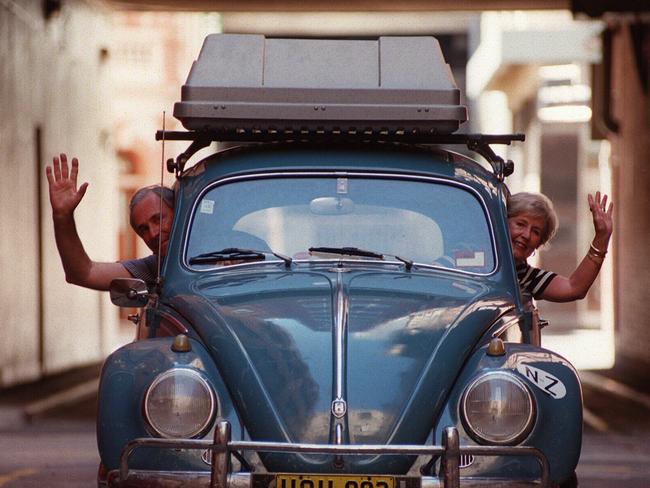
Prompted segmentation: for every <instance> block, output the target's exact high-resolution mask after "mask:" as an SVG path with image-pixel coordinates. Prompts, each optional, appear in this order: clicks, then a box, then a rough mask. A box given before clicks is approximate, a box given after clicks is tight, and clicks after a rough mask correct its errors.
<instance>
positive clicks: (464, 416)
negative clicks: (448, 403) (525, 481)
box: [460, 370, 537, 446]
mask: <svg viewBox="0 0 650 488" xmlns="http://www.w3.org/2000/svg"><path fill="white" fill-rule="evenodd" d="M495 377H498V378H502V379H505V380H506V381H510V382H511V383H513V384H515V385H517V386H518V387H519V388H520V389H521V390H522V391H524V393H525V395H526V400H527V401H528V418H527V419H526V422H525V423H524V427H523V428H522V429H521V430H520V432H519V433H517V434H513V435H512V436H510V437H508V438H506V439H501V440H494V439H489V438H486V437H483V436H482V435H480V434H479V433H478V429H475V428H473V426H472V424H471V422H470V421H469V420H468V413H467V397H468V395H469V394H470V392H471V391H472V390H473V388H474V387H476V385H478V384H479V383H481V382H483V381H486V380H489V379H493V378H495ZM460 418H461V421H462V423H463V427H464V428H465V431H466V432H467V434H468V435H469V436H470V437H471V438H472V439H473V440H475V441H476V442H477V443H479V444H488V445H489V444H492V445H499V446H511V445H517V444H521V443H522V442H523V441H525V440H526V439H527V438H528V436H529V435H530V433H531V432H532V430H533V427H534V426H535V421H536V419H537V403H536V402H535V399H534V396H533V394H532V392H531V391H530V388H528V386H527V385H526V383H524V382H523V381H522V380H521V379H519V378H518V377H517V376H515V375H514V374H513V373H512V372H510V371H502V370H499V371H488V372H483V373H481V374H479V375H478V376H476V377H475V378H474V379H473V380H472V382H471V383H470V384H469V386H467V387H466V388H465V391H464V392H463V395H462V397H461V401H460Z"/></svg>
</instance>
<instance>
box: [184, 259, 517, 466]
mask: <svg viewBox="0 0 650 488" xmlns="http://www.w3.org/2000/svg"><path fill="white" fill-rule="evenodd" d="M489 290H490V288H488V287H487V286H485V285H484V284H481V281H480V280H478V279H472V278H471V277H463V276H460V275H458V274H453V273H443V272H422V273H419V272H417V273H416V272H412V273H408V272H397V271H391V270H386V269H378V270H374V269H363V270H353V269H345V268H336V267H334V268H331V269H329V270H323V271H315V270H298V271H280V270H271V271H268V268H267V270H266V271H260V270H248V271H246V272H241V271H240V272H239V273H237V274H234V273H229V272H223V271H222V272H219V273H214V274H207V273H206V274H205V275H204V276H203V277H201V278H200V279H198V280H196V281H194V282H193V283H192V284H191V286H190V287H189V289H188V290H187V292H186V293H178V294H176V295H175V297H174V298H173V300H172V304H173V306H174V307H175V308H176V309H177V310H178V311H179V312H180V313H182V314H183V315H184V316H186V317H187V318H188V319H189V320H191V321H192V323H193V324H194V325H195V327H196V329H197V331H198V333H199V334H200V335H201V336H202V338H203V340H204V341H205V343H206V345H207V346H208V349H209V351H210V353H211V355H212V357H213V358H214V360H215V362H216V364H217V366H218V368H219V370H220V372H221V374H222V376H223V378H224V380H225V382H226V384H227V385H228V387H229V389H230V392H231V394H232V397H233V400H234V402H235V403H236V405H237V408H238V411H239V413H240V415H241V416H242V419H243V421H244V425H245V426H246V428H247V430H248V432H249V433H250V436H251V438H253V439H255V440H264V441H270V440H273V441H285V442H307V443H335V442H337V441H336V439H337V430H338V431H339V434H338V437H339V440H338V442H341V443H343V444H347V443H351V444H385V443H393V444H412V443H423V442H425V440H426V438H427V436H428V434H429V432H430V431H431V428H432V426H433V424H434V420H435V418H436V417H437V416H438V414H439V411H440V410H441V409H442V406H443V404H444V401H445V398H446V396H447V394H448V392H449V390H450V389H451V387H452V385H453V383H454V381H455V379H456V377H457V376H458V374H459V373H460V369H461V368H462V365H463V363H464V361H465V358H466V357H467V356H468V355H469V353H470V352H471V351H472V349H473V348H474V347H475V345H476V343H477V341H478V339H479V338H480V337H481V336H482V335H483V333H484V332H485V330H486V327H487V326H489V325H490V324H491V323H492V322H493V321H494V320H495V319H496V317H497V316H498V315H499V314H501V313H502V312H503V309H504V307H506V306H507V305H508V304H509V303H510V300H509V299H508V297H504V296H501V297H499V296H495V295H494V294H491V293H490V292H489ZM337 331H339V332H340V335H339V333H338V332H337ZM335 407H336V408H335ZM337 425H340V427H337ZM296 462H297V465H296V467H295V469H298V470H300V469H307V468H308V469H310V470H311V471H320V469H319V465H322V466H324V465H325V464H324V463H325V461H324V460H323V459H321V458H318V457H315V456H310V457H309V459H307V458H306V457H300V460H298V461H296ZM358 462H359V463H362V464H363V463H366V465H367V467H368V469H370V466H371V464H372V461H369V460H368V459H365V460H359V461H358ZM301 463H303V464H304V463H308V464H310V466H309V467H305V466H302V467H301V466H299V465H300V464H301ZM319 463H320V464H319ZM282 468H283V469H290V467H287V466H283V467H282ZM323 469H325V468H323ZM355 470H356V471H357V472H364V471H366V470H365V469H363V466H360V465H359V466H356V467H355Z"/></svg>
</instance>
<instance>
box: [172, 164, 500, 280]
mask: <svg viewBox="0 0 650 488" xmlns="http://www.w3.org/2000/svg"><path fill="white" fill-rule="evenodd" d="M342 175H343V176H345V177H353V178H377V179H399V180H410V181H429V182H435V183H440V184H445V185H451V186H456V187H460V188H463V189H465V190H467V191H469V192H470V193H472V194H473V195H474V196H475V197H476V199H477V200H478V201H479V203H480V205H481V207H482V209H483V213H484V215H485V218H486V220H487V222H488V231H489V233H490V242H491V244H492V255H493V256H494V268H493V269H492V271H490V272H489V273H474V272H470V271H462V270H458V269H453V268H442V267H439V266H432V265H427V264H421V263H415V264H416V265H417V266H418V267H423V268H433V269H442V270H445V271H450V272H452V273H460V274H463V275H469V276H492V275H493V274H495V273H496V271H497V269H499V254H498V253H497V249H496V242H495V236H494V224H493V222H492V218H491V217H490V212H488V210H487V205H486V204H485V199H484V198H483V196H482V195H481V194H480V193H479V192H478V190H476V189H475V188H473V187H472V186H470V185H468V184H467V183H462V182H460V181H455V180H453V179H449V178H445V177H440V176H426V175H415V174H402V173H374V172H363V171H336V170H331V171H322V170H319V171H278V172H267V173H249V174H244V175H236V176H227V177H225V178H221V179H219V180H216V181H214V182H212V183H211V184H209V185H207V186H206V187H205V188H204V189H203V190H201V192H200V193H199V194H198V196H196V197H195V199H194V202H193V203H192V209H191V211H190V218H189V222H190V224H191V222H192V221H193V220H194V215H196V209H197V207H198V205H199V201H201V199H202V198H203V196H204V195H205V194H206V193H208V192H209V191H211V190H212V189H213V188H215V187H217V186H221V185H224V184H228V183H233V182H236V181H240V180H251V179H273V178H280V177H290V178H300V177H334V178H337V177H341V176H342ZM191 227H192V226H191V225H188V226H187V227H186V228H185V235H184V236H183V246H182V255H181V264H182V266H183V267H184V268H185V269H187V270H189V271H194V272H199V273H202V272H208V271H215V270H219V269H223V268H224V267H222V266H214V267H212V268H201V269H196V268H193V267H191V266H190V265H189V263H188V262H187V246H188V244H189V232H190V228H191ZM261 262H262V263H270V262H275V260H268V261H267V260H265V261H261ZM277 262H282V261H280V260H277ZM294 262H303V261H302V260H301V261H294ZM305 262H310V261H309V260H305ZM320 262H322V261H319V263H320ZM334 262H339V261H334ZM395 263H396V264H403V263H399V262H397V261H395ZM259 264H260V262H257V263H245V264H240V265H235V266H251V265H252V266H255V265H257V266H259ZM225 268H226V269H232V267H231V266H228V267H225Z"/></svg>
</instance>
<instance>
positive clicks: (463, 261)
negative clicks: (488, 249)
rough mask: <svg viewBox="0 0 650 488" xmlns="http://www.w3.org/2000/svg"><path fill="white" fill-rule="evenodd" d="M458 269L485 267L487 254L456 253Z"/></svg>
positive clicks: (476, 252)
mask: <svg viewBox="0 0 650 488" xmlns="http://www.w3.org/2000/svg"><path fill="white" fill-rule="evenodd" d="M454 258H455V259H456V267H457V268H466V267H470V266H471V267H474V266H478V267H480V266H485V253H484V252H483V251H456V252H455V253H454Z"/></svg>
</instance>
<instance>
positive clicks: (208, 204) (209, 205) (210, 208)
mask: <svg viewBox="0 0 650 488" xmlns="http://www.w3.org/2000/svg"><path fill="white" fill-rule="evenodd" d="M199 212H201V213H202V214H209V215H212V214H213V213H214V200H201V208H200V209H199Z"/></svg>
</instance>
